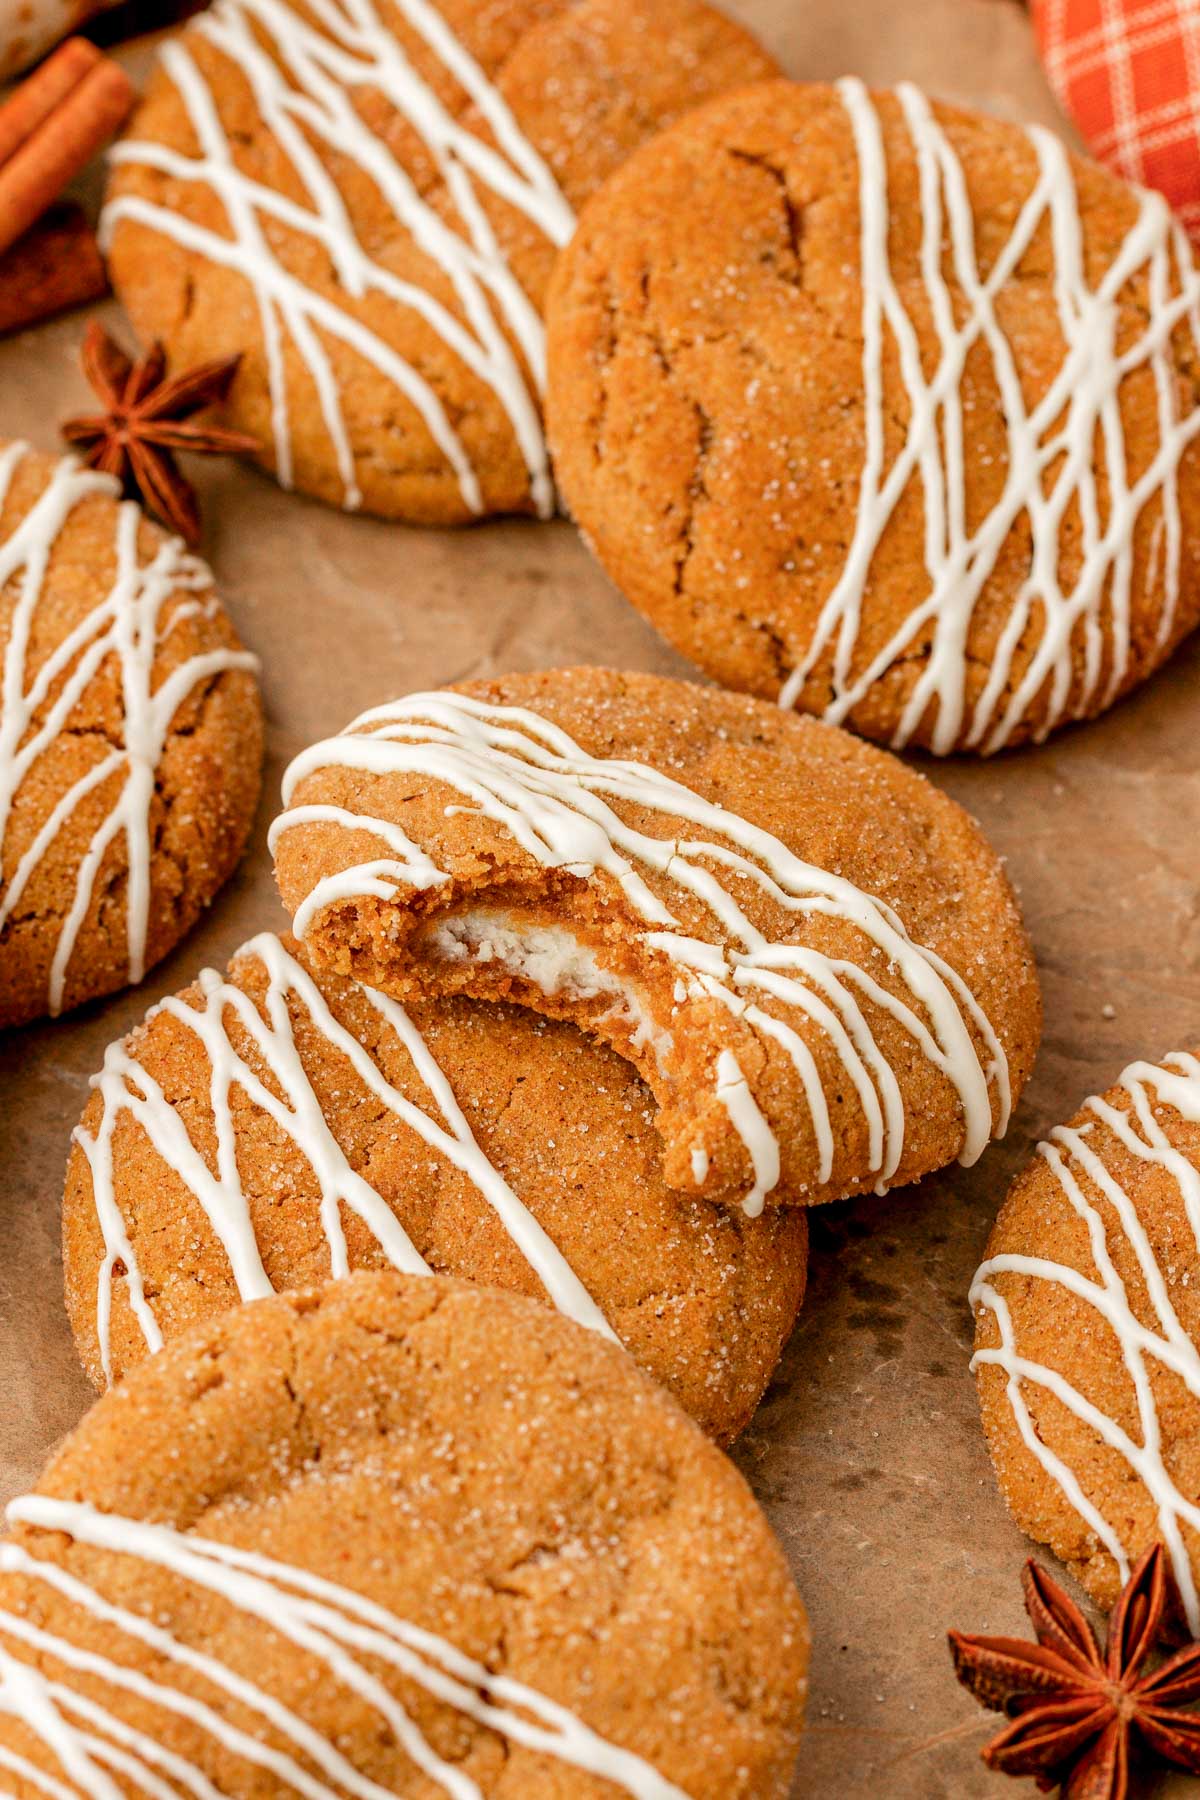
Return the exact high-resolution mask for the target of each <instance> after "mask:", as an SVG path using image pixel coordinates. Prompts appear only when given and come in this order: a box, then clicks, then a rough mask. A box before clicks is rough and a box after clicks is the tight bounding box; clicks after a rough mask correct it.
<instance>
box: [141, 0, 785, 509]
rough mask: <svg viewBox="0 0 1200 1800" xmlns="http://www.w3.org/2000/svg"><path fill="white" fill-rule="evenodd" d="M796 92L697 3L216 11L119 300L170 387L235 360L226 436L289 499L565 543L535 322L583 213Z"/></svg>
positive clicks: (415, 1)
mask: <svg viewBox="0 0 1200 1800" xmlns="http://www.w3.org/2000/svg"><path fill="white" fill-rule="evenodd" d="M776 73H777V69H776V65H775V64H774V63H773V62H772V61H771V59H770V58H769V57H768V56H767V55H766V54H765V52H764V51H762V50H761V49H760V48H759V47H758V45H757V44H756V43H755V42H754V40H753V38H751V37H750V36H749V34H748V33H747V32H745V31H743V30H742V29H741V28H740V27H739V26H736V25H734V24H732V23H731V22H730V21H729V20H728V19H726V18H723V17H722V16H721V14H720V13H718V12H715V11H714V10H713V9H712V8H711V7H709V6H707V5H705V4H703V0H494V3H492V4H489V5H487V6H480V5H479V4H477V0H436V3H435V0H321V4H317V0H223V3H222V5H221V6H219V7H214V8H213V9H212V10H211V11H210V12H207V13H204V14H203V15H202V16H201V17H200V18H198V19H196V20H195V21H194V22H193V23H192V24H190V25H189V26H188V28H187V29H186V30H185V31H184V32H183V34H182V35H180V36H178V37H176V38H174V39H172V40H171V41H169V42H168V44H167V45H166V47H165V48H164V50H163V52H162V61H161V67H160V70H159V72H158V73H157V75H156V76H155V78H154V79H153V81H152V82H151V84H150V88H149V91H148V93H147V95H146V99H145V102H144V104H143V105H142V107H141V109H140V111H139V112H138V113H137V114H136V115H135V117H134V119H133V122H132V124H131V126H130V129H129V135H128V137H127V139H126V141H125V142H124V143H122V144H121V145H119V146H118V148H117V150H116V151H115V152H114V156H115V160H116V163H117V168H116V172H115V175H114V178H113V183H112V187H111V191H110V196H109V202H108V207H107V211H106V215H105V237H106V243H107V247H108V250H109V256H110V263H111V268H112V273H113V280H114V283H115V286H116V288H117V291H118V293H119V294H120V296H121V299H122V300H123V301H124V303H125V306H126V308H127V309H128V311H129V313H130V315H131V317H132V319H133V322H134V324H135V325H136V327H137V328H138V331H139V332H140V334H141V335H142V337H143V338H145V339H147V340H149V339H154V338H157V339H161V340H162V341H163V343H165V345H166V346H167V349H168V351H169V353H170V357H171V361H172V363H177V364H179V365H181V366H186V365H188V364H189V363H194V362H195V361H197V360H199V359H200V358H201V357H203V358H208V357H212V356H223V355H227V354H233V353H240V354H241V355H242V357H243V362H242V367H241V371H240V373H239V376H238V380H237V384H236V386H235V388H234V391H233V394H232V397H231V400H230V403H229V406H228V407H227V408H226V412H227V416H228V418H229V420H230V422H231V423H233V424H236V425H237V426H239V427H240V428H242V429H243V430H246V431H248V432H250V433H251V434H252V435H253V436H254V437H256V438H258V439H259V441H260V442H261V443H263V444H264V445H265V446H267V448H266V450H265V451H264V455H263V461H264V462H265V464H266V465H267V466H268V467H269V468H271V469H272V470H273V471H274V473H275V474H276V476H277V477H278V479H279V480H280V482H282V484H283V485H284V486H285V487H297V488H299V489H300V490H301V491H302V492H304V493H308V494H314V495H316V496H317V497H318V498H319V499H322V500H325V501H328V502H330V503H331V504H333V505H335V506H346V507H349V508H356V507H360V506H361V507H365V508H366V509H367V510H368V511H370V512H374V513H380V514H382V515H384V516H385V517H388V518H397V519H410V520H415V521H418V522H424V523H433V524H446V523H457V522H461V521H466V520H470V519H475V518H479V517H480V516H482V515H484V514H487V513H496V512H537V513H539V514H541V515H543V516H545V515H548V514H549V513H550V512H551V511H552V510H553V507H554V490H553V484H552V481H551V478H550V472H549V463H548V458H547V453H546V446H545V442H544V439H543V435H542V424H541V396H542V387H543V380H544V364H545V345H544V332H543V326H542V318H541V309H542V303H543V300H544V297H545V292H546V286H547V283H548V281H549V277H550V270H551V268H552V266H553V263H554V258H555V256H556V254H557V252H558V250H559V248H560V247H561V246H562V245H563V244H564V243H565V242H566V240H567V238H569V237H570V235H571V232H572V230H573V229H574V224H575V209H576V208H577V207H578V206H579V205H580V204H581V203H582V202H583V201H584V200H585V199H586V198H587V196H588V195H589V194H591V193H592V192H593V191H594V189H595V188H596V187H597V186H598V185H599V183H600V182H601V181H602V180H603V178H604V177H605V176H606V175H608V174H609V173H610V172H611V170H613V169H614V168H615V167H616V166H617V164H618V163H619V162H621V160H622V159H623V158H624V157H625V156H626V155H628V153H629V152H630V151H631V150H632V149H634V148H635V147H636V146H637V145H638V144H640V143H642V142H643V141H644V140H645V139H646V138H647V137H649V136H650V135H652V133H653V132H655V131H656V130H658V129H659V128H660V127H661V126H663V125H664V124H666V123H667V122H668V121H669V120H672V119H674V118H676V117H677V116H678V115H679V114H680V113H681V112H684V111H686V110H687V109H688V108H689V107H691V106H694V105H695V104H697V102H699V101H701V100H705V99H708V98H710V97H711V96H712V95H714V94H717V93H719V92H721V91H722V90H724V89H726V88H729V87H733V86H740V85H741V84H742V83H744V82H747V81H759V80H762V79H763V78H765V77H767V76H770V75H773V74H776Z"/></svg>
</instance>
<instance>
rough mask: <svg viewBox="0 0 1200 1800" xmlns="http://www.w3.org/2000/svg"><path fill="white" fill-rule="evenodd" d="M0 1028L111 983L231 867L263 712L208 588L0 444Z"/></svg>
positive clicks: (247, 661) (100, 505)
mask: <svg viewBox="0 0 1200 1800" xmlns="http://www.w3.org/2000/svg"><path fill="white" fill-rule="evenodd" d="M0 666H2V668H3V675H4V681H3V690H2V692H0V1026H8V1025H17V1024H22V1023H24V1022H25V1021H27V1020H30V1019H34V1018H37V1017H39V1016H40V1015H42V1014H44V1013H47V1012H49V1013H51V1014H56V1013H59V1012H61V1011H63V1010H65V1009H66V1008H69V1007H72V1006H78V1005H80V1004H81V1003H82V1002H83V1001H85V1000H90V999H93V998H95V997H96V996H98V995H101V994H107V993H111V992H112V991H113V990H114V989H116V988H119V987H123V986H125V985H126V983H128V982H136V981H140V980H141V978H142V975H143V974H144V972H145V970H146V969H147V968H149V967H150V966H151V965H152V964H154V963H155V962H157V961H158V960H159V959H160V958H161V957H163V956H165V955H166V954H167V952H168V951H169V950H171V949H172V948H173V947H174V946H175V945H176V944H177V943H178V942H179V940H180V938H182V937H183V935H184V934H185V932H187V931H188V930H189V929H190V927H191V926H192V925H193V924H194V922H195V920H196V919H197V917H198V916H199V915H200V913H201V911H202V910H203V909H204V907H205V906H207V905H208V903H209V902H210V901H211V900H212V898H213V896H214V895H215V894H216V892H217V890H218V889H219V888H220V887H221V885H222V884H223V883H224V882H225V881H226V880H227V878H228V877H229V875H230V874H231V873H232V872H233V869H234V867H235V866H236V864H237V861H238V859H239V857H240V856H241V853H242V850H243V847H244V845H245V842H246V837H247V835H248V833H249V830H250V825H251V822H252V820H253V817H254V809H255V806H256V804H257V801H258V793H259V782H260V768H261V762H262V739H263V726H262V709H261V704H260V700H259V694H258V684H257V679H256V673H255V671H256V667H257V665H256V663H255V659H254V658H253V657H252V656H250V655H249V654H248V653H247V652H246V651H244V650H243V649H242V646H241V644H240V642H239V640H238V637H237V634H236V632H235V631H234V629H233V626H232V625H231V623H230V621H229V619H228V617H227V616H226V614H225V612H224V609H223V608H222V606H221V603H220V601H219V599H218V597H217V595H216V593H215V591H214V588H213V580H212V575H211V573H210V572H209V570H208V569H207V568H206V567H205V565H204V564H203V563H202V562H200V561H199V560H198V559H197V558H195V557H193V556H189V555H187V554H185V552H184V549H183V545H182V544H181V543H180V542H179V541H178V540H176V539H172V538H169V537H168V536H167V535H166V534H165V533H164V532H162V531H160V530H159V528H158V527H157V526H156V525H153V524H151V523H150V521H149V520H147V519H146V518H145V517H144V515H143V514H142V512H141V510H140V509H139V508H138V507H137V506H136V505H134V504H133V502H131V501H121V500H120V498H119V495H118V491H117V488H116V484H115V483H114V482H113V481H111V480H110V479H109V478H108V477H107V476H104V475H98V474H95V473H93V472H91V471H87V470H84V469H82V468H81V467H80V465H79V464H78V463H77V462H76V461H75V460H74V459H73V458H71V457H66V458H63V459H62V460H61V461H56V460H55V459H54V458H52V457H48V456H42V455H39V454H37V453H36V452H34V451H32V450H30V449H29V447H28V446H27V445H24V444H21V443H8V444H3V443H0Z"/></svg>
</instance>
